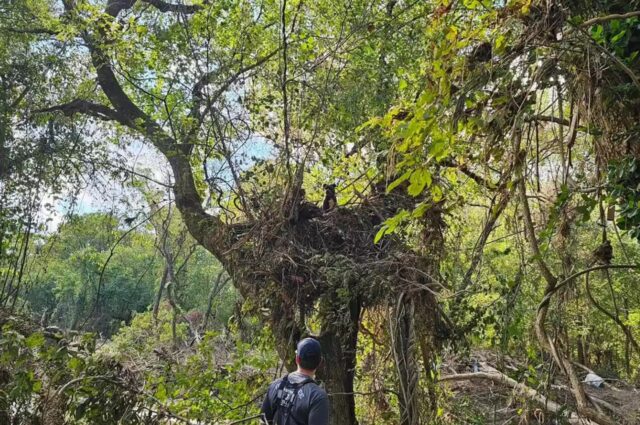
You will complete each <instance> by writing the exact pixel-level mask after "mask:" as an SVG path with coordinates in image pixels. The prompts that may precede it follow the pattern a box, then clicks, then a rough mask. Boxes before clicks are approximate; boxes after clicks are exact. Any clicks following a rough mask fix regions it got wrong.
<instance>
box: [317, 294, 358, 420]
mask: <svg viewBox="0 0 640 425" xmlns="http://www.w3.org/2000/svg"><path fill="white" fill-rule="evenodd" d="M360 312H361V305H360V301H359V300H357V299H354V300H351V302H350V303H349V313H348V315H347V316H346V317H345V316H343V318H344V319H348V320H343V321H342V323H328V324H325V328H324V329H323V330H322V334H321V335H320V337H319V338H318V340H319V341H320V344H321V345H322V351H323V356H324V364H323V365H322V367H321V368H320V370H319V371H318V378H319V379H321V380H322V381H323V382H324V383H325V385H326V388H325V389H326V391H327V394H328V395H329V403H330V406H331V416H330V421H329V423H330V425H357V424H358V421H357V419H356V408H355V397H354V393H353V392H354V385H353V383H354V378H355V368H356V348H357V342H358V327H359V322H360Z"/></svg>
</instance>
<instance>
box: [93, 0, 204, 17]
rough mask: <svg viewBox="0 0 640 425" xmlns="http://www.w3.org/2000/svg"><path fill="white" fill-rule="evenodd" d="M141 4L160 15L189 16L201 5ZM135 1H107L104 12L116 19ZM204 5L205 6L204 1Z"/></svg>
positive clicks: (146, 0)
mask: <svg viewBox="0 0 640 425" xmlns="http://www.w3.org/2000/svg"><path fill="white" fill-rule="evenodd" d="M141 1H142V2H143V3H147V4H149V5H151V6H153V7H154V8H156V9H157V10H159V11H160V12H162V13H166V12H175V13H183V14H187V15H191V14H194V13H196V12H197V11H199V10H201V9H202V7H203V5H200V4H174V3H168V2H165V1H162V0H141ZM136 2H137V0H109V2H108V3H107V7H106V9H105V12H106V13H107V14H109V15H111V16H113V17H116V16H118V15H119V14H120V12H122V11H123V10H128V9H131V8H132V7H133V6H134V5H135V4H136ZM204 4H207V2H206V1H205V2H204Z"/></svg>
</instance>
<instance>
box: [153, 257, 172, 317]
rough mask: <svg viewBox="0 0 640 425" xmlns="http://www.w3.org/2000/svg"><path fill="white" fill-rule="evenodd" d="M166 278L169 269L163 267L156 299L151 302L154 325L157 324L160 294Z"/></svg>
mask: <svg viewBox="0 0 640 425" xmlns="http://www.w3.org/2000/svg"><path fill="white" fill-rule="evenodd" d="M168 276H169V269H168V268H167V267H165V268H164V271H163V272H162V279H160V287H159V288H158V293H157V294H156V299H155V301H154V302H153V323H154V324H155V325H157V324H158V311H159V310H160V301H161V300H162V292H163V291H164V286H165V285H166V284H167V278H168Z"/></svg>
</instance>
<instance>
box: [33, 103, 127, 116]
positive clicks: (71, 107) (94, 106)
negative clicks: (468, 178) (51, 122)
mask: <svg viewBox="0 0 640 425" xmlns="http://www.w3.org/2000/svg"><path fill="white" fill-rule="evenodd" d="M57 111H60V112H62V113H63V114H64V115H66V116H68V117H71V116H73V115H75V114H85V115H90V116H92V117H96V118H99V119H101V120H104V121H120V120H121V118H122V117H120V116H119V114H118V112H117V111H115V110H113V109H111V108H109V107H108V106H104V105H100V104H99V103H93V102H90V101H88V100H82V99H76V100H74V101H71V102H69V103H65V104H62V105H56V106H52V107H50V108H44V109H38V110H36V111H34V112H35V113H46V112H57Z"/></svg>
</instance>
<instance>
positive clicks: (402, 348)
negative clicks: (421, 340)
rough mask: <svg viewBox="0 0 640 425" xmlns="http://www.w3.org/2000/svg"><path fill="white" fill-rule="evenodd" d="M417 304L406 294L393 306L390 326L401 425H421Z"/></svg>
mask: <svg viewBox="0 0 640 425" xmlns="http://www.w3.org/2000/svg"><path fill="white" fill-rule="evenodd" d="M414 314H415V303H414V300H413V298H412V297H411V295H410V294H407V293H406V292H403V293H402V294H401V295H400V297H399V298H398V301H397V303H396V304H395V306H394V307H393V315H392V317H391V321H390V324H389V327H390V330H389V331H390V332H389V333H390V335H391V341H392V345H393V357H394V362H395V366H396V371H397V373H398V399H399V400H398V401H399V403H400V424H401V425H417V424H419V423H420V411H419V409H418V407H419V395H418V379H419V369H418V362H417V361H416V352H417V350H416V333H415V322H414Z"/></svg>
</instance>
